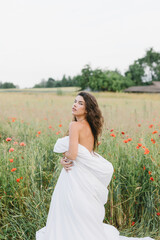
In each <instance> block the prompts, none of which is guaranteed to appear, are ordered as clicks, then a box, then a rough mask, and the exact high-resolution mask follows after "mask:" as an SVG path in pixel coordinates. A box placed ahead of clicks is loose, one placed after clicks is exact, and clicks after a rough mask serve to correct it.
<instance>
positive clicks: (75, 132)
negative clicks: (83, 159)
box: [63, 122, 80, 160]
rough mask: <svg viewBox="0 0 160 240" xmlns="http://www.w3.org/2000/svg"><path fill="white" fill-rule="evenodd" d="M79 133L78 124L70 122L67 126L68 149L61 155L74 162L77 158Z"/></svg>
mask: <svg viewBox="0 0 160 240" xmlns="http://www.w3.org/2000/svg"><path fill="white" fill-rule="evenodd" d="M79 132H80V124H79V123H78V122H71V123H70V124H69V149H68V151H66V152H65V153H63V155H64V156H65V157H66V158H68V159H70V160H75V159H76V157H77V153H78V139H79Z"/></svg>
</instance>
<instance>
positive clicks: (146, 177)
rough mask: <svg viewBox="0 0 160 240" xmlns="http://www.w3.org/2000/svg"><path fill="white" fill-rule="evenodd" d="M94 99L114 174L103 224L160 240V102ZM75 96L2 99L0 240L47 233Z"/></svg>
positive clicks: (1, 95) (9, 95)
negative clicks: (60, 147)
mask: <svg viewBox="0 0 160 240" xmlns="http://www.w3.org/2000/svg"><path fill="white" fill-rule="evenodd" d="M47 90H48V89H47ZM92 94H93V95H95V96H96V98H97V101H98V103H99V105H100V108H101V110H102V113H103V116H104V118H105V124H104V129H103V134H102V136H101V138H100V139H99V141H100V145H99V147H98V149H97V152H98V153H99V154H101V155H102V156H103V157H105V158H106V159H107V160H109V161H110V162H112V164H113V166H114V174H113V178H112V181H111V183H110V186H109V190H110V193H109V199H108V202H107V204H106V205H105V208H106V216H105V219H104V222H106V223H110V224H112V225H114V226H116V227H117V228H118V230H119V231H120V232H121V234H122V235H126V236H137V237H144V236H151V237H153V238H155V239H156V240H158V239H160V237H159V236H160V231H159V229H160V216H159V215H160V171H159V167H160V95H159V94H154V95H153V94H127V93H105V92H103V93H92ZM75 96H76V92H74V91H73V89H71V88H70V90H68V91H65V89H63V90H62V89H60V91H56V92H47V91H45V90H43V93H41V92H38V91H37V92H32V91H30V92H5V91H1V92H0V219H1V221H0V239H6V240H8V239H16V240H19V239H23V240H29V239H35V232H36V231H37V230H38V229H39V228H41V227H43V226H45V223H46V218H47V214H48V210H49V205H50V201H51V195H52V193H53V190H54V187H55V184H56V182H57V179H58V176H59V174H60V171H61V169H62V167H61V165H60V163H59V159H60V158H61V156H60V155H59V154H56V153H53V146H54V143H55V142H56V139H57V138H59V137H63V136H64V134H65V133H66V131H67V129H68V125H69V122H70V121H71V120H72V111H71V108H72V104H73V101H74V97H75ZM7 138H8V139H7ZM10 138H11V139H10ZM6 140H7V141H6Z"/></svg>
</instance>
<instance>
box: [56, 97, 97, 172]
mask: <svg viewBox="0 0 160 240" xmlns="http://www.w3.org/2000/svg"><path fill="white" fill-rule="evenodd" d="M86 113H87V111H86V108H85V101H84V99H83V97H82V96H80V95H78V96H77V97H76V98H75V101H74V104H73V106H72V114H73V115H74V116H75V117H76V119H77V124H78V128H79V131H78V142H79V144H81V145H83V146H84V147H85V148H86V149H88V151H89V152H91V151H92V150H93V145H94V136H93V134H92V131H91V128H90V125H89V123H88V122H87V120H86ZM66 155H67V154H66ZM60 163H61V164H62V166H63V167H64V169H65V170H66V171H68V170H71V167H72V166H73V161H72V160H70V159H68V158H67V157H66V156H65V153H63V158H61V159H60Z"/></svg>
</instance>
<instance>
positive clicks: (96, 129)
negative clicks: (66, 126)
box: [65, 91, 104, 150]
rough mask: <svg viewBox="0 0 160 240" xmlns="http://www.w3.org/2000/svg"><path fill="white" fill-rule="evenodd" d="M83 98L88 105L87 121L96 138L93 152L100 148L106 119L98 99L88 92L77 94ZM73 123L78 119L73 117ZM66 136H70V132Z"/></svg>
mask: <svg viewBox="0 0 160 240" xmlns="http://www.w3.org/2000/svg"><path fill="white" fill-rule="evenodd" d="M78 95H80V96H82V97H83V99H84V101H85V105H86V111H87V113H86V120H87V121H88V123H89V125H90V127H91V130H92V133H93V136H94V146H93V150H95V149H96V148H98V145H99V144H98V137H99V136H101V135H102V128H103V124H104V117H103V116H102V112H101V110H100V108H99V106H98V103H97V100H96V98H95V97H94V96H93V95H91V94H90V93H88V92H85V91H82V92H79V93H78V94H77V96H78ZM72 121H77V119H76V117H75V116H73V119H72ZM65 135H69V130H68V131H67V133H66V134H65Z"/></svg>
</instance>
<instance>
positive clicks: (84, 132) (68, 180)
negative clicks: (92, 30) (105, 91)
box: [36, 92, 151, 240]
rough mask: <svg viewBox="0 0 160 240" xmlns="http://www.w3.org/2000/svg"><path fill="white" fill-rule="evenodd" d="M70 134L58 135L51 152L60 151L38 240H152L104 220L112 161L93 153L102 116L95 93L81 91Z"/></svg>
mask: <svg viewBox="0 0 160 240" xmlns="http://www.w3.org/2000/svg"><path fill="white" fill-rule="evenodd" d="M72 114H73V118H74V119H73V121H72V122H71V123H70V125H69V132H68V133H69V135H66V136H65V137H63V138H59V139H58V140H57V142H56V144H55V146H54V152H57V153H62V154H63V155H64V156H63V158H62V159H61V161H60V162H61V164H62V166H63V167H64V168H63V169H62V171H61V173H60V176H59V178H58V181H57V184H56V186H55V189H54V192H53V194H52V199H51V204H50V209H49V213H48V217H47V223H46V226H45V227H43V228H42V229H40V230H39V231H37V232H36V239H37V240H90V239H92V240H132V239H134V240H136V239H137V240H141V239H143V240H144V239H145V240H151V238H149V237H146V238H127V237H124V236H120V235H119V232H118V230H117V229H116V228H115V227H113V226H111V225H109V224H105V223H103V220H104V216H105V208H104V204H105V203H106V202H107V198H108V189H107V186H108V185H109V183H110V181H111V178H112V174H113V166H112V164H111V163H110V162H109V161H107V160H106V159H104V158H103V157H102V156H101V155H99V154H98V153H96V152H94V150H95V149H96V147H97V146H98V137H99V135H101V133H102V127H103V123H104V119H103V116H102V114H101V111H100V109H99V106H98V103H97V101H96V99H95V97H94V96H92V95H91V94H89V93H87V92H80V93H78V95H77V96H76V98H75V101H74V104H73V107H72Z"/></svg>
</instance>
